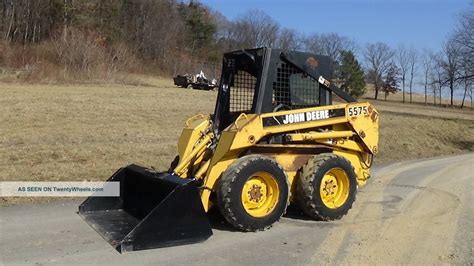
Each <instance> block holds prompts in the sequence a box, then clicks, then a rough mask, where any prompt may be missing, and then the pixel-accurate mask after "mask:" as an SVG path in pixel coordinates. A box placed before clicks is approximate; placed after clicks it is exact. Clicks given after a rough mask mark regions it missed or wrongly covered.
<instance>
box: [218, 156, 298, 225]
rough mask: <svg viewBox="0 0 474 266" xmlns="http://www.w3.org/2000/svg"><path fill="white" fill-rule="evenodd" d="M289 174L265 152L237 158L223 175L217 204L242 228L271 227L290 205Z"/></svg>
mask: <svg viewBox="0 0 474 266" xmlns="http://www.w3.org/2000/svg"><path fill="white" fill-rule="evenodd" d="M288 199H289V185H288V178H287V176H286V174H285V172H284V170H283V169H282V168H281V166H280V165H279V164H278V163H277V162H276V161H274V160H272V159H270V158H268V157H265V156H262V155H248V156H244V157H242V158H239V159H237V160H236V161H235V162H234V163H233V164H232V165H231V166H230V167H229V168H228V169H227V170H226V171H225V172H224V173H223V174H222V176H221V178H220V180H219V184H218V188H217V205H218V207H219V210H220V212H221V213H222V215H223V216H224V218H225V219H226V220H227V221H228V222H229V223H230V224H231V225H232V226H234V227H235V228H237V229H239V230H242V231H258V230H264V229H266V228H269V227H270V226H271V225H272V224H273V223H275V222H276V221H278V220H279V219H280V217H281V216H282V215H283V214H284V213H285V211H286V207H287V206H288Z"/></svg>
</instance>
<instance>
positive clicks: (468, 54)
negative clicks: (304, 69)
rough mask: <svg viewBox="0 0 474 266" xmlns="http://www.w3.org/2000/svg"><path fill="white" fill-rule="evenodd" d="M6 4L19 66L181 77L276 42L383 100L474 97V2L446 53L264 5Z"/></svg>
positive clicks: (4, 14)
mask: <svg viewBox="0 0 474 266" xmlns="http://www.w3.org/2000/svg"><path fill="white" fill-rule="evenodd" d="M0 1H1V6H0V15H1V18H0V36H1V39H2V42H1V43H0V50H2V49H3V50H5V51H6V50H8V49H10V48H12V47H16V48H17V49H19V47H21V50H19V52H17V53H16V54H18V57H19V58H20V59H21V60H20V61H21V62H20V63H15V64H13V63H12V62H13V61H15V60H16V61H18V60H19V59H18V58H16V57H15V56H10V57H8V56H6V55H7V54H8V53H6V52H4V53H3V57H2V55H1V54H0V66H2V65H3V66H9V65H10V66H11V65H16V66H18V65H20V66H21V65H24V64H28V65H35V64H39V63H38V62H44V61H45V60H49V61H51V62H52V63H53V64H58V65H60V66H61V67H63V68H64V69H65V70H70V71H72V72H74V73H82V72H84V73H89V74H90V73H95V72H97V71H99V70H100V69H105V71H107V72H111V73H115V72H116V71H120V70H121V69H125V70H126V71H130V70H131V71H133V67H132V66H141V67H142V68H143V67H144V66H148V67H149V68H152V69H154V70H155V71H158V72H159V73H161V74H165V75H173V74H177V73H179V72H182V71H190V70H191V69H193V68H196V67H197V64H198V65H199V64H200V66H202V65H203V64H206V65H214V66H217V65H218V64H220V60H221V56H222V53H223V52H225V51H230V50H236V49H241V48H252V47H261V46H267V47H273V48H281V49H288V50H298V51H308V52H313V53H318V54H322V55H327V56H329V57H330V58H331V59H332V64H333V68H334V75H333V80H334V81H335V82H337V83H338V84H339V85H340V86H341V87H342V88H344V89H345V90H347V91H349V92H350V93H351V94H353V95H354V96H356V97H357V96H361V95H363V94H364V93H365V92H366V91H365V89H366V86H365V83H366V82H368V83H371V84H373V87H374V98H375V99H377V98H379V93H380V92H381V93H383V94H384V95H385V98H386V97H387V96H388V95H389V94H390V93H396V92H397V91H399V90H400V91H401V93H402V94H403V95H402V97H403V102H410V103H411V102H412V101H413V99H412V92H413V89H414V88H415V87H419V86H421V87H423V88H424V90H425V104H428V95H429V94H431V95H433V98H434V101H433V103H432V104H435V105H436V104H441V95H442V94H443V93H445V91H449V94H450V98H451V102H450V103H451V105H454V100H453V99H454V93H455V90H462V92H463V101H462V104H461V105H464V102H465V99H466V97H470V98H471V102H472V87H473V83H474V82H473V80H474V74H473V72H474V67H473V58H474V40H473V38H474V37H473V36H474V32H473V31H474V30H473V29H474V2H472V3H471V5H470V6H469V8H468V10H466V11H465V12H464V13H462V14H460V15H459V17H458V24H457V26H456V28H455V29H453V31H452V32H451V33H450V35H449V36H448V37H447V39H446V41H445V43H444V44H443V46H442V49H441V50H440V51H429V50H426V49H425V50H422V51H419V50H416V49H415V48H413V47H406V46H404V45H400V46H398V47H395V48H393V47H390V46H389V45H387V44H385V43H382V42H375V43H368V44H365V45H359V44H358V43H357V42H356V41H354V40H352V39H350V38H348V37H346V36H342V35H340V34H337V33H314V34H309V35H308V34H303V33H301V32H298V31H297V30H294V29H289V28H285V27H282V26H281V25H280V24H279V23H278V22H277V21H276V20H275V19H273V18H272V17H270V16H269V15H267V14H266V13H264V12H263V11H261V10H248V11H247V12H245V13H244V14H242V15H241V16H239V17H237V18H236V19H234V20H229V19H227V18H226V17H225V16H223V15H222V14H220V13H219V12H217V11H213V10H212V9H210V8H209V7H207V6H205V5H203V4H201V3H199V2H198V1H189V2H180V1H176V0H0ZM38 47H49V50H48V49H47V48H44V50H41V49H39V51H38ZM51 47H52V48H51ZM35 49H36V50H35ZM25 51H38V52H37V53H32V52H30V53H28V52H25ZM41 52H43V53H44V54H47V56H45V55H42V54H41ZM31 55H33V56H31ZM32 58H33V59H32ZM32 60H33V61H32ZM35 60H36V61H35ZM124 66H128V67H124ZM214 68H216V67H214Z"/></svg>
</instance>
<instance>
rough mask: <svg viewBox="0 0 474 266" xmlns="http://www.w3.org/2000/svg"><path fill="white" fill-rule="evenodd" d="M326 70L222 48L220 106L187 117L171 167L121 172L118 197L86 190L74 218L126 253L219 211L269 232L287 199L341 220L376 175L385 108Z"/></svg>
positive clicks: (297, 56)
mask: <svg viewBox="0 0 474 266" xmlns="http://www.w3.org/2000/svg"><path fill="white" fill-rule="evenodd" d="M329 66H330V59H329V58H328V57H326V56H320V55H314V54H310V53H302V52H288V51H282V50H278V49H270V48H258V49H245V50H239V51H234V52H229V53H225V54H224V58H223V68H222V76H221V79H220V85H219V91H218V95H217V101H216V106H215V111H214V113H213V114H212V115H204V114H197V115H195V116H193V117H191V118H189V119H188V120H187V121H186V124H185V127H184V128H183V131H182V134H181V136H180V138H179V141H178V156H177V157H176V159H175V160H174V161H173V162H172V163H171V167H170V169H169V170H168V171H166V172H157V171H155V170H152V169H148V168H144V167H141V166H137V165H129V166H126V167H124V168H121V169H119V170H118V171H117V172H116V173H115V174H114V175H113V176H112V177H111V178H110V179H109V181H118V182H120V192H121V193H120V196H119V197H90V198H88V199H87V200H86V201H85V202H84V203H82V204H81V205H80V207H79V215H80V216H82V217H83V218H84V219H85V220H86V221H87V223H89V224H90V225H91V226H92V227H93V228H94V229H95V230H96V231H97V232H98V233H99V234H100V235H102V236H103V237H104V238H105V239H106V240H107V241H108V242H109V243H110V244H112V245H113V246H114V247H115V248H116V249H117V250H118V251H120V252H124V251H133V250H141V249H149V248H157V247H165V246H173V245H181V244H188V243H195V242H199V241H203V240H205V239H207V238H208V237H210V236H211V235H212V229H211V227H210V225H209V221H208V218H207V216H206V212H208V211H209V209H211V208H212V207H215V208H218V209H219V211H220V212H221V214H222V215H223V217H224V218H225V219H226V220H227V221H228V222H229V223H230V224H231V225H232V226H234V227H235V228H237V229H239V230H242V231H258V230H264V229H266V228H268V227H270V226H271V225H272V224H273V223H275V222H277V221H278V220H279V219H280V217H281V216H282V215H283V214H284V213H285V211H286V208H287V206H288V205H289V204H290V203H295V204H298V205H299V206H300V208H301V209H302V210H303V211H304V212H305V213H306V214H307V215H308V216H309V217H311V218H314V219H319V220H321V219H322V220H334V219H339V218H341V217H342V216H343V215H345V214H346V213H347V212H348V211H349V209H350V208H351V207H352V203H353V202H354V200H355V197H356V192H357V188H358V187H359V186H362V185H364V184H365V183H366V181H367V179H368V178H369V177H370V173H369V170H370V167H371V164H372V157H373V155H374V154H376V153H377V145H378V121H379V115H378V112H377V111H376V110H375V108H374V107H373V106H372V105H371V104H370V103H368V102H357V101H356V100H355V99H354V98H352V97H351V96H350V95H349V94H347V93H346V92H345V91H343V90H341V89H339V88H338V87H336V86H334V85H333V84H332V83H331V81H330V80H331V69H330V67H329ZM333 97H334V98H336V97H337V98H338V101H340V102H345V103H340V104H332V99H333Z"/></svg>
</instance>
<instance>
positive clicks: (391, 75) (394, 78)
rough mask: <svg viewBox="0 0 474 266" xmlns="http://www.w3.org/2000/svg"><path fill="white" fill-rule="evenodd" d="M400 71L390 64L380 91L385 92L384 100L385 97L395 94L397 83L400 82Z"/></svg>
mask: <svg viewBox="0 0 474 266" xmlns="http://www.w3.org/2000/svg"><path fill="white" fill-rule="evenodd" d="M399 75H400V69H399V68H398V67H397V66H396V65H395V64H394V63H391V64H390V66H389V67H388V70H387V75H386V76H385V80H384V82H383V85H382V91H383V92H385V100H387V96H388V95H389V94H390V93H392V94H395V93H396V92H397V91H398V90H399V88H398V81H399V80H400V77H399Z"/></svg>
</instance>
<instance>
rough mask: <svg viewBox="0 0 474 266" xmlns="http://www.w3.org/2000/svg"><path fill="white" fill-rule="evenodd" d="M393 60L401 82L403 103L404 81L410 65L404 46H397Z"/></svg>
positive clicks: (407, 52)
mask: <svg viewBox="0 0 474 266" xmlns="http://www.w3.org/2000/svg"><path fill="white" fill-rule="evenodd" d="M395 59H396V61H397V63H398V68H399V73H400V79H401V81H402V95H403V96H402V99H403V103H405V81H406V76H407V72H408V68H409V64H410V58H409V51H408V49H407V48H406V47H405V46H404V45H399V46H398V48H397V51H396V52H395Z"/></svg>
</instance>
